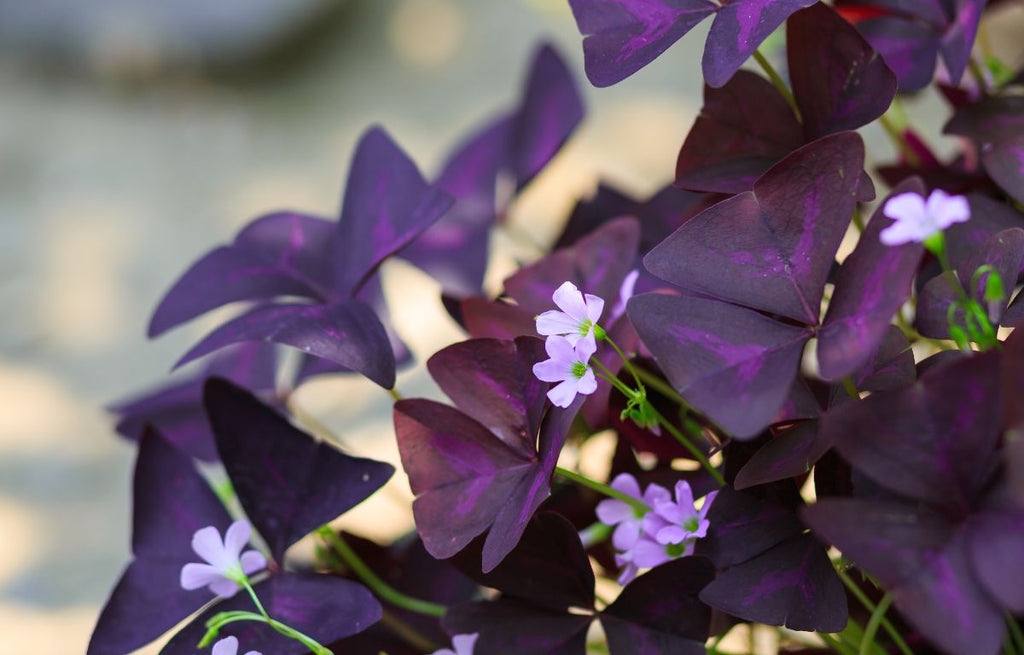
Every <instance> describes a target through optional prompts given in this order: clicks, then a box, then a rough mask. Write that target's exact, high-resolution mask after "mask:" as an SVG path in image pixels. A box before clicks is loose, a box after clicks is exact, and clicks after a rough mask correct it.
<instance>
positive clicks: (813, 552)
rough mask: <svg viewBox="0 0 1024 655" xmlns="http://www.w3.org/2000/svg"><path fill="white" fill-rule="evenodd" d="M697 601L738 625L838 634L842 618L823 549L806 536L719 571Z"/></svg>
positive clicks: (842, 602) (840, 598) (841, 595)
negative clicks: (738, 620) (751, 623)
mask: <svg viewBox="0 0 1024 655" xmlns="http://www.w3.org/2000/svg"><path fill="white" fill-rule="evenodd" d="M716 502H717V501H716ZM700 599H701V600H702V601H704V602H705V603H707V604H708V605H711V606H712V607H715V608H717V609H720V610H722V611H725V612H728V613H729V614H732V615H733V616H738V617H740V618H741V619H746V620H748V621H756V622H758V623H765V624H767V625H785V626H786V627H788V628H790V629H792V630H807V631H818V632H840V631H842V630H843V629H844V628H845V627H846V621H847V618H848V613H847V607H846V592H845V590H844V589H843V584H842V582H841V581H840V579H839V576H838V575H836V572H835V570H834V569H833V568H832V562H831V561H829V558H828V554H827V553H826V552H825V549H824V548H822V547H821V545H820V544H819V543H818V542H817V541H815V539H814V537H813V536H811V535H806V534H805V535H800V536H798V537H794V538H792V539H789V540H788V541H785V542H783V543H781V544H779V545H777V546H775V547H773V548H772V549H771V550H768V551H765V552H764V553H763V554H761V555H758V556H757V557H755V558H754V559H752V560H749V561H747V562H744V563H742V564H739V565H737V566H734V567H732V568H729V569H727V570H725V571H724V572H722V573H721V574H719V576H718V578H716V579H715V580H714V582H712V583H711V584H709V585H708V586H707V587H705V588H704V591H702V592H701V593H700Z"/></svg>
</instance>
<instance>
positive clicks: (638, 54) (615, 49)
mask: <svg viewBox="0 0 1024 655" xmlns="http://www.w3.org/2000/svg"><path fill="white" fill-rule="evenodd" d="M811 4H813V3H812V2H809V1H808V0H739V1H738V2H732V3H729V4H725V5H716V4H714V3H712V2H707V0H570V2H569V5H570V6H571V7H572V12H573V16H575V18H576V25H577V27H578V28H579V30H580V33H581V34H583V35H584V36H585V37H586V38H585V39H584V40H583V55H584V62H585V65H586V71H587V77H588V78H589V79H590V82H591V83H592V84H593V85H594V86H610V85H612V84H615V83H616V82H620V81H622V80H624V79H625V78H627V77H629V76H630V75H632V74H633V73H635V72H636V71H638V70H640V69H641V68H643V67H644V66H646V65H647V64H649V63H650V62H652V61H654V59H656V58H657V57H658V55H660V54H661V53H663V52H664V51H665V50H667V49H668V48H669V46H671V45H672V44H673V43H675V42H676V41H678V40H679V39H680V38H682V37H683V36H684V35H685V34H686V33H687V32H689V31H690V30H691V29H693V28H694V26H696V25H697V23H699V22H701V21H702V20H704V19H705V18H706V17H707V16H709V15H711V14H715V20H714V22H713V23H712V25H711V31H710V33H709V34H708V38H707V41H706V43H705V44H704V59H703V71H704V79H705V80H706V81H707V83H708V84H709V85H711V86H713V87H720V86H722V85H723V84H725V83H726V82H728V81H729V78H730V77H732V75H733V73H735V72H736V71H737V70H738V69H739V67H740V66H741V65H742V64H743V62H745V61H746V60H747V58H749V57H750V55H752V54H753V53H754V51H755V50H756V49H757V48H758V46H760V45H761V42H762V41H764V40H765V39H766V38H768V36H769V35H770V34H771V33H772V32H774V31H775V29H776V28H777V27H778V26H779V25H781V24H782V23H783V22H784V21H785V20H786V18H788V17H789V15H790V14H792V13H793V12H795V11H797V10H798V9H800V8H802V7H807V6H809V5H811Z"/></svg>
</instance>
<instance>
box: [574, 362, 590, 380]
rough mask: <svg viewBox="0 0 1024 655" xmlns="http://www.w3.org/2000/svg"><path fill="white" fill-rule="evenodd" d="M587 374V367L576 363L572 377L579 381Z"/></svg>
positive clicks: (581, 363)
mask: <svg viewBox="0 0 1024 655" xmlns="http://www.w3.org/2000/svg"><path fill="white" fill-rule="evenodd" d="M586 374H587V365H586V364H584V363H583V362H575V363H574V364H573V365H572V375H573V377H574V378H576V379H577V380H579V379H581V378H583V376H584V375H586Z"/></svg>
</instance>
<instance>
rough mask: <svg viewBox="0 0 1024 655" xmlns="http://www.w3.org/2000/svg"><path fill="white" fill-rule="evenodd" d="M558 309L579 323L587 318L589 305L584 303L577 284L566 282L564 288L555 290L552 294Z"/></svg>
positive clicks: (563, 284)
mask: <svg viewBox="0 0 1024 655" xmlns="http://www.w3.org/2000/svg"><path fill="white" fill-rule="evenodd" d="M551 299H552V300H554V301H555V304H556V305H558V308H559V309H561V310H562V311H564V312H565V313H566V314H568V315H569V316H572V317H573V318H575V319H576V320H578V321H582V320H583V319H585V318H587V305H586V303H584V302H583V294H582V293H580V290H579V289H578V288H577V287H576V285H575V284H573V283H572V282H569V281H568V280H566V281H565V282H563V283H562V286H560V287H558V288H557V289H555V292H554V293H553V294H551Z"/></svg>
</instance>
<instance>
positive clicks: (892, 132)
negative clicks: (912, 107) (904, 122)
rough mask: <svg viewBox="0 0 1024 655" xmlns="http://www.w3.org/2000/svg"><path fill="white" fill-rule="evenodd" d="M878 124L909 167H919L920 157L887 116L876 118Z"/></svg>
mask: <svg viewBox="0 0 1024 655" xmlns="http://www.w3.org/2000/svg"><path fill="white" fill-rule="evenodd" d="M878 123H879V124H880V125H881V126H882V129H883V130H885V133H886V134H887V135H888V136H889V139H890V140H891V141H892V143H893V145H894V146H896V149H897V150H899V151H900V154H902V155H903V158H904V159H906V160H907V163H908V164H910V165H911V166H919V165H920V164H921V159H920V157H918V156H917V153H916V152H914V149H913V148H911V147H910V144H909V143H907V141H906V139H904V138H903V134H902V133H901V132H900V130H899V129H898V128H897V127H896V125H895V124H893V122H892V119H891V118H889V116H888V115H887V114H882V115H881V116H879V117H878Z"/></svg>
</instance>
